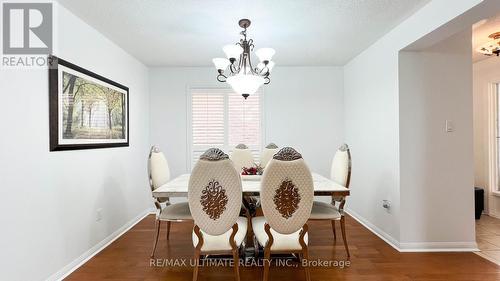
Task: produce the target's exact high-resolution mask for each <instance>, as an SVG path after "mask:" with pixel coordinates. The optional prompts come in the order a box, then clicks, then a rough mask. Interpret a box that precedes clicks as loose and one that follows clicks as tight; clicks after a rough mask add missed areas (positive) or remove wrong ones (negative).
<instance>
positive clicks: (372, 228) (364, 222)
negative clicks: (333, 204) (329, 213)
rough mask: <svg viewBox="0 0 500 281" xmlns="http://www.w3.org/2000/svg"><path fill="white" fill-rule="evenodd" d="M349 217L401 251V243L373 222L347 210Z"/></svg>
mask: <svg viewBox="0 0 500 281" xmlns="http://www.w3.org/2000/svg"><path fill="white" fill-rule="evenodd" d="M345 212H346V213H347V214H349V216H351V217H352V218H353V219H355V220H356V221H358V222H359V223H360V224H361V225H363V226H364V227H366V228H367V229H368V230H370V231H371V232H372V233H373V234H375V235H377V236H378V237H379V238H380V239H382V240H384V242H385V243H387V244H389V245H391V247H393V248H394V249H396V250H398V251H400V249H399V241H398V240H396V239H395V238H394V237H392V236H391V235H389V234H387V232H385V231H383V230H382V229H380V228H378V227H377V226H375V225H374V224H372V223H371V222H369V221H368V220H367V219H365V218H364V217H362V216H360V215H359V214H358V213H356V212H355V211H353V210H351V209H349V208H347V209H346V211H345Z"/></svg>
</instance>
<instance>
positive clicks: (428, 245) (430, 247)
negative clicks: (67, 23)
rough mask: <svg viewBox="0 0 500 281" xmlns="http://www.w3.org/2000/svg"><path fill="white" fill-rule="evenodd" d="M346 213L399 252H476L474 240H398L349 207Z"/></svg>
mask: <svg viewBox="0 0 500 281" xmlns="http://www.w3.org/2000/svg"><path fill="white" fill-rule="evenodd" d="M346 213H347V214H349V215H350V216H351V217H352V218H354V219H355V220H356V221H358V222H359V223H360V224H362V225H363V226H364V227H366V228H367V229H368V230H370V231H371V232H372V233H373V234H375V235H377V236H378V237H379V238H380V239H382V240H384V241H385V242H386V243H387V244H389V245H390V246H391V247H393V248H394V249H396V250H398V251H399V252H477V251H479V249H478V247H477V243H476V242H416V243H406V242H399V241H398V240H396V239H395V238H394V237H392V236H391V235H389V234H387V233H386V232H385V231H383V230H381V229H380V228H378V227H377V226H375V225H373V224H372V223H371V222H369V221H368V220H366V219H365V218H364V217H362V216H360V215H359V214H358V213H356V212H355V211H353V210H351V209H347V210H346Z"/></svg>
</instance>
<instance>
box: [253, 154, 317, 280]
mask: <svg viewBox="0 0 500 281" xmlns="http://www.w3.org/2000/svg"><path fill="white" fill-rule="evenodd" d="M260 195H261V206H262V211H263V213H264V216H263V217H255V218H253V219H252V227H253V231H254V233H255V238H256V240H257V242H258V244H259V245H261V246H263V247H264V259H265V260H264V281H267V280H268V276H269V265H270V258H271V254H272V253H298V254H299V257H300V259H301V260H302V259H305V261H307V260H308V259H309V253H308V246H307V245H308V233H307V231H308V226H307V220H308V218H309V216H310V214H311V208H312V204H313V199H314V186H313V179H312V175H311V172H310V170H309V168H308V167H307V164H306V163H305V161H304V159H302V155H300V153H298V152H297V151H295V150H294V149H293V148H291V147H285V148H282V149H281V150H280V151H279V152H278V153H276V154H275V155H274V156H273V159H271V160H270V161H269V163H268V166H267V168H266V169H265V170H264V174H263V176H262V183H261V190H260ZM301 264H302V265H304V264H303V263H301ZM304 270H305V275H306V280H307V281H309V280H310V279H311V278H310V274H309V266H307V264H306V265H305V266H304Z"/></svg>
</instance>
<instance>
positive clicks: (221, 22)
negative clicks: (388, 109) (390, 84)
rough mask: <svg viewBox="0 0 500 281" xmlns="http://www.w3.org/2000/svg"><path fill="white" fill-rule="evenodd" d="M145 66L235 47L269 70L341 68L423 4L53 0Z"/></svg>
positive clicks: (195, 59) (204, 58) (196, 61)
mask: <svg viewBox="0 0 500 281" xmlns="http://www.w3.org/2000/svg"><path fill="white" fill-rule="evenodd" d="M59 2H60V3H61V4H62V5H63V6H65V7H66V8H67V9H69V10H70V11H71V12H73V13H74V14H75V15H77V16H78V17H80V18H82V19H83V20H84V21H86V22H87V23H88V24H90V25H91V26H93V27H94V28H96V29H97V30H99V31H100V32H101V33H103V34H104V35H106V36H107V37H108V38H110V39H111V40H113V41H114V42H115V43H116V44H118V45H119V46H121V47H122V48H123V49H125V50H126V51H127V52H129V53H130V54H132V55H133V56H135V57H136V58H138V59H139V60H141V61H142V62H143V63H145V64H146V65H148V66H206V65H211V63H212V62H211V59H212V58H213V57H221V56H223V52H222V49H221V48H222V46H223V45H225V44H232V43H235V42H237V41H238V40H239V32H240V27H239V26H238V24H237V23H238V20H239V19H240V18H249V19H250V20H252V25H251V26H250V28H249V29H248V35H249V37H250V38H253V39H254V40H255V45H256V48H259V47H272V48H274V49H276V55H275V57H274V59H273V60H275V61H276V63H277V65H344V64H345V63H346V62H348V61H349V60H350V59H351V58H353V57H355V56H356V55H357V54H359V53H360V52H362V51H363V50H364V49H365V48H367V47H368V46H370V45H371V44H372V43H373V42H375V41H376V40H377V39H378V38H380V37H381V36H382V35H384V34H385V33H387V32H388V31H389V30H391V29H392V28H393V27H395V26H397V25H398V24H399V23H400V22H402V21H403V20H404V19H406V18H407V17H408V16H410V15H411V14H412V13H414V12H415V11H416V10H418V9H419V8H421V7H422V6H424V5H425V4H426V3H428V2H429V0H314V1H313V0H273V1H270V0H247V1H239V0H238V1H223V0H196V1H195V0H183V1H181V0H179V1H174V0H168V1H165V0H147V1H146V0H142V1H141V0H107V1H103V0H86V1H84V0H59Z"/></svg>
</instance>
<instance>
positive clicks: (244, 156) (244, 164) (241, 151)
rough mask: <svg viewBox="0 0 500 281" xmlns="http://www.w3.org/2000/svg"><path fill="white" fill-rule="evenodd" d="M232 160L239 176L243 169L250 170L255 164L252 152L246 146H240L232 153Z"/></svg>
mask: <svg viewBox="0 0 500 281" xmlns="http://www.w3.org/2000/svg"><path fill="white" fill-rule="evenodd" d="M230 158H231V161H233V165H234V168H235V169H236V171H238V173H239V174H241V171H242V170H243V168H250V167H253V166H254V164H255V161H254V159H253V155H252V151H251V150H250V149H249V148H248V146H246V145H244V144H238V145H237V146H236V147H235V148H234V149H233V151H232V152H231V156H230Z"/></svg>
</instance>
